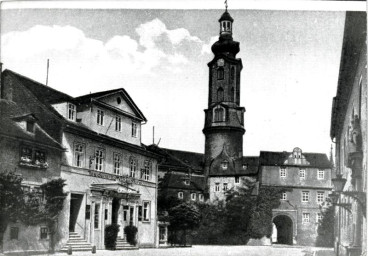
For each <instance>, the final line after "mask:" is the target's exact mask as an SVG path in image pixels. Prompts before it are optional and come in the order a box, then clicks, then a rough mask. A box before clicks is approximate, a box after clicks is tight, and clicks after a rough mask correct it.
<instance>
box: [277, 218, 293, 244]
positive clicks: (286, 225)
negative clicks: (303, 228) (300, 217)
mask: <svg viewBox="0 0 368 256" xmlns="http://www.w3.org/2000/svg"><path fill="white" fill-rule="evenodd" d="M273 223H274V224H275V226H276V230H277V236H276V237H277V240H276V241H275V242H276V243H278V244H290V245H292V244H293V221H292V220H291V218H290V217H288V216H286V215H278V216H276V217H275V218H274V219H273Z"/></svg>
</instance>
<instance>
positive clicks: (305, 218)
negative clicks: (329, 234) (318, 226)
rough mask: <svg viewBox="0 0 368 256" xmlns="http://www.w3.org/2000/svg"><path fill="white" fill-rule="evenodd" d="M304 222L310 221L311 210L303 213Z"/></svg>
mask: <svg viewBox="0 0 368 256" xmlns="http://www.w3.org/2000/svg"><path fill="white" fill-rule="evenodd" d="M302 223H310V213H309V212H303V213H302Z"/></svg>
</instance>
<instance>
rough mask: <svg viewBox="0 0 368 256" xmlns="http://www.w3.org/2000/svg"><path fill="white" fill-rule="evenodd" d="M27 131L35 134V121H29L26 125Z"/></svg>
mask: <svg viewBox="0 0 368 256" xmlns="http://www.w3.org/2000/svg"><path fill="white" fill-rule="evenodd" d="M26 129H27V132H31V133H34V129H35V122H34V121H27V123H26Z"/></svg>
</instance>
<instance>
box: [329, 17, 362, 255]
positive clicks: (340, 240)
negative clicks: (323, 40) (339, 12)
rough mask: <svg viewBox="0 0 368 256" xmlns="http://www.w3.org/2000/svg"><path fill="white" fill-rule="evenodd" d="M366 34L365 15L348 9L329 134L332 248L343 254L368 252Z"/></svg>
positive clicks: (337, 253)
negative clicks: (331, 150) (332, 155)
mask: <svg viewBox="0 0 368 256" xmlns="http://www.w3.org/2000/svg"><path fill="white" fill-rule="evenodd" d="M366 37H367V18H366V13H365V12H364V13H359V12H347V13H346V19H345V30H344V39H343V46H342V54H341V62H340V73H339V80H338V86H337V93H336V96H335V97H334V99H333V106H332V118H331V134H330V135H331V139H332V141H333V142H335V143H336V147H335V149H336V151H335V158H336V160H335V162H336V178H334V179H333V182H334V185H335V184H336V185H337V186H335V193H334V195H335V197H334V199H335V200H336V201H335V202H334V203H335V252H336V255H344V256H345V255H366V253H367V219H366V197H367V166H368V158H367V146H368V145H367V144H368V137H367V128H368V126H367V125H368V122H367V116H368V105H367V104H368V103H367V94H368V91H367V44H366ZM338 184H340V186H339V185H338Z"/></svg>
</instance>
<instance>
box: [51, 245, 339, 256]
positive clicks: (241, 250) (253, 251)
mask: <svg viewBox="0 0 368 256" xmlns="http://www.w3.org/2000/svg"><path fill="white" fill-rule="evenodd" d="M55 255H57V256H65V255H67V254H66V253H57V254H55ZM72 255H76V256H87V255H91V256H120V255H121V256H156V255H157V256H203V255H211V256H212V255H213V256H217V255H218V256H238V255H239V256H240V255H242V256H244V255H249V256H334V253H333V249H330V248H316V247H302V246H282V245H274V246H200V245H195V246H193V247H187V248H160V249H139V250H124V251H107V250H98V251H97V252H96V254H92V253H91V252H73V254H72Z"/></svg>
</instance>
